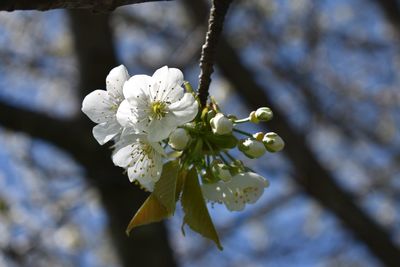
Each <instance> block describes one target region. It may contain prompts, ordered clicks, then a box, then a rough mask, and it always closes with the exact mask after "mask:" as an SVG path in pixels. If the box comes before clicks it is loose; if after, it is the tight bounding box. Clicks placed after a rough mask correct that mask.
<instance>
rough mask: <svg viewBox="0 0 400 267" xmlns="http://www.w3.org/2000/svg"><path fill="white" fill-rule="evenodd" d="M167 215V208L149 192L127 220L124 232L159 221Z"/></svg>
mask: <svg viewBox="0 0 400 267" xmlns="http://www.w3.org/2000/svg"><path fill="white" fill-rule="evenodd" d="M168 217H169V213H168V211H167V209H166V208H165V207H164V206H163V205H162V204H161V203H160V202H159V201H158V199H157V197H155V196H154V195H153V194H151V195H150V196H149V197H148V198H147V199H146V201H145V202H144V203H143V205H142V206H141V207H140V209H139V210H138V211H137V212H136V214H135V216H133V218H132V220H131V221H130V222H129V225H128V227H127V229H126V234H127V235H129V233H130V232H131V231H132V229H133V228H135V227H138V226H141V225H146V224H149V223H153V222H159V221H161V220H163V219H165V218H168Z"/></svg>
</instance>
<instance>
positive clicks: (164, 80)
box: [117, 66, 198, 142]
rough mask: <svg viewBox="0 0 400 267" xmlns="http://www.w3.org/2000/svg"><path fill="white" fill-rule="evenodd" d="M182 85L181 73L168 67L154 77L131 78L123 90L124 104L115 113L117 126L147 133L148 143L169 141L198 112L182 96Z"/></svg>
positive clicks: (187, 97) (193, 102) (193, 103)
mask: <svg viewBox="0 0 400 267" xmlns="http://www.w3.org/2000/svg"><path fill="white" fill-rule="evenodd" d="M182 83H183V74H182V72H181V71H180V70H178V69H175V68H168V67H167V66H164V67H162V68H160V69H158V70H157V71H156V72H155V73H154V74H153V76H147V75H135V76H132V77H131V78H130V79H129V80H128V81H127V82H126V83H125V85H124V88H123V93H124V96H125V98H126V100H124V101H123V102H122V103H121V105H120V107H119V109H118V112H117V119H118V121H119V123H120V124H121V125H122V126H124V127H126V128H127V129H131V130H132V131H133V132H135V133H147V134H148V139H149V141H151V142H156V141H161V140H163V139H166V138H168V136H169V135H170V133H171V132H172V131H173V130H175V129H176V128H177V127H178V126H180V125H183V124H184V123H186V122H189V121H191V120H193V119H194V118H195V117H196V115H197V112H198V104H197V101H196V100H195V98H194V97H193V95H192V94H190V93H185V92H184V89H183V88H182V86H181V85H182Z"/></svg>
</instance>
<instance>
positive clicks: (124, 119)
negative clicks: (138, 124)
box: [116, 100, 134, 127]
mask: <svg viewBox="0 0 400 267" xmlns="http://www.w3.org/2000/svg"><path fill="white" fill-rule="evenodd" d="M133 116H134V115H133V113H132V109H131V105H130V104H129V102H128V100H124V101H122V102H121V104H120V105H119V107H118V110H117V114H116V118H117V120H118V122H119V124H121V126H123V127H126V126H129V125H130V124H131V121H132V117H133Z"/></svg>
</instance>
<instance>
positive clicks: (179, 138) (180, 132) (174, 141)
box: [168, 128, 190, 150]
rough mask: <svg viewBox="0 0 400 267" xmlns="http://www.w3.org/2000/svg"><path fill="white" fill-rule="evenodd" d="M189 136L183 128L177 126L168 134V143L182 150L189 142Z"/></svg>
mask: <svg viewBox="0 0 400 267" xmlns="http://www.w3.org/2000/svg"><path fill="white" fill-rule="evenodd" d="M189 140H190V136H189V134H188V133H187V132H186V130H185V129H182V128H177V129H175V130H174V131H173V132H172V133H171V134H170V135H169V140H168V144H169V145H170V146H171V147H172V148H173V149H175V150H183V149H184V148H185V147H186V146H187V144H188V143H189Z"/></svg>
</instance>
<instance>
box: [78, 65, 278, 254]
mask: <svg viewBox="0 0 400 267" xmlns="http://www.w3.org/2000/svg"><path fill="white" fill-rule="evenodd" d="M106 86H107V88H106V89H107V90H106V91H104V90H95V91H93V92H92V93H90V94H89V95H87V96H86V97H85V99H84V100H83V103H82V111H83V112H84V113H85V114H86V115H87V116H88V117H89V118H90V119H91V120H92V121H93V122H95V123H97V125H96V126H95V127H94V128H93V135H94V137H95V138H96V140H97V141H98V143H99V144H101V145H103V144H105V143H107V142H109V141H111V140H112V141H113V142H114V145H113V152H112V160H113V162H114V164H115V165H116V166H119V167H122V168H124V169H125V170H126V172H127V174H128V177H129V180H130V181H131V182H136V183H138V184H139V185H140V186H141V187H142V188H143V189H145V190H146V191H149V192H152V193H151V195H150V197H149V198H148V199H147V200H146V202H145V203H144V204H143V206H142V207H141V209H139V211H138V212H137V213H136V215H135V216H134V218H133V219H132V221H131V223H130V226H129V227H128V230H130V229H131V228H133V227H135V226H138V225H142V224H146V223H150V222H153V221H158V220H160V219H163V218H166V217H168V216H170V215H172V214H173V212H174V210H175V205H176V202H177V201H178V200H181V202H182V206H183V209H184V212H185V217H184V223H187V224H188V225H189V226H190V227H191V228H192V229H194V230H195V231H197V232H199V233H201V234H203V235H204V236H206V237H208V238H211V239H213V240H214V241H215V242H216V243H217V244H218V246H219V247H220V244H219V240H218V236H217V235H216V232H215V229H214V226H213V225H212V222H211V219H210V218H209V215H208V211H207V208H206V206H205V200H207V201H209V202H211V203H220V204H224V205H225V206H226V208H227V209H228V210H230V211H240V210H243V209H244V208H245V206H246V205H247V204H251V203H255V202H256V201H257V200H258V199H259V198H260V196H261V195H262V194H263V192H264V188H265V187H267V186H268V184H269V183H268V181H267V180H266V179H265V178H264V177H262V176H260V175H259V174H257V173H255V172H254V171H252V170H251V169H250V168H248V167H247V166H245V164H244V163H243V162H242V161H240V160H237V159H236V158H234V157H233V156H232V155H231V154H230V151H229V150H231V149H238V150H239V151H240V152H242V153H243V154H244V155H245V156H247V157H248V158H251V159H255V158H259V157H261V156H263V155H264V154H265V153H266V152H267V151H269V152H277V151H280V150H281V149H282V148H283V147H284V142H283V140H282V138H281V137H279V135H277V134H276V133H274V132H269V133H263V132H258V133H254V134H250V133H248V132H245V131H243V130H240V129H238V128H237V126H238V125H239V124H242V123H246V122H250V123H259V122H260V121H264V122H266V121H269V120H271V119H272V117H273V114H272V111H271V110H270V109H269V108H267V107H262V108H259V109H257V110H256V111H253V112H251V113H250V114H249V116H248V117H247V118H243V119H237V118H236V117H234V116H227V115H225V114H223V112H222V111H221V110H220V108H219V107H218V105H217V103H216V102H215V101H214V100H213V99H211V103H209V104H208V105H207V106H206V107H200V104H199V101H198V97H197V95H196V94H195V92H194V91H193V89H192V88H191V86H190V84H189V83H187V82H184V80H183V74H182V72H181V71H180V70H178V69H175V68H168V67H166V66H165V67H162V68H160V69H158V70H157V71H156V72H155V73H154V74H153V75H152V76H147V75H134V76H132V77H129V74H128V72H127V70H126V68H125V67H124V66H122V65H121V66H118V67H116V68H114V69H112V70H111V72H110V73H109V75H108V76H107V78H106ZM241 136H243V138H240V137H241ZM143 214H145V215H143ZM142 215H143V216H142Z"/></svg>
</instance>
